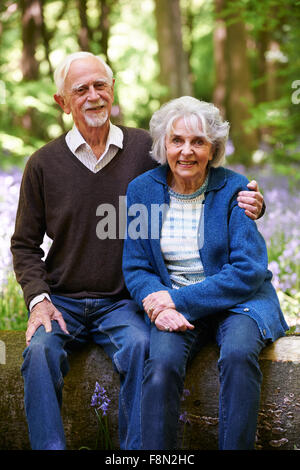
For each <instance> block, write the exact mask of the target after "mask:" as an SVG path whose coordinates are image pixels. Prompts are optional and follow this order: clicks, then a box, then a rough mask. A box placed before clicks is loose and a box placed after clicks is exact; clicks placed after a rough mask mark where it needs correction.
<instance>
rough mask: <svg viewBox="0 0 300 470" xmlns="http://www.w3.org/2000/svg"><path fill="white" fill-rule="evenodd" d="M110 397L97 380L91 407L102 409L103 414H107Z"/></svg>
mask: <svg viewBox="0 0 300 470" xmlns="http://www.w3.org/2000/svg"><path fill="white" fill-rule="evenodd" d="M109 403H110V399H109V398H108V396H107V393H106V390H105V388H103V387H101V386H100V385H99V383H98V382H96V385H95V390H94V393H93V396H92V400H91V407H93V408H96V409H97V410H101V411H102V416H106V414H107V410H108V406H109Z"/></svg>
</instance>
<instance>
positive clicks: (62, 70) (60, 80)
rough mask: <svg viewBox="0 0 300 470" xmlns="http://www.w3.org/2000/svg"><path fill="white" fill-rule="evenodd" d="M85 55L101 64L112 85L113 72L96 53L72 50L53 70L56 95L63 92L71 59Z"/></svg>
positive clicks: (83, 57)
mask: <svg viewBox="0 0 300 470" xmlns="http://www.w3.org/2000/svg"><path fill="white" fill-rule="evenodd" d="M87 57H94V58H95V59H97V60H99V62H100V63H101V65H103V66H104V68H105V70H106V73H107V77H108V81H109V84H110V85H112V81H113V72H112V70H111V68H110V67H109V65H107V63H106V62H105V61H104V60H103V59H102V58H101V57H100V56H98V55H94V54H92V53H91V52H87V51H79V52H74V53H73V54H69V55H68V56H67V57H65V59H64V60H63V61H62V62H61V63H60V64H59V65H58V67H57V68H56V70H55V72H54V81H55V84H56V88H57V94H58V95H63V93H64V85H65V79H66V76H67V73H68V71H69V68H70V65H71V63H72V62H73V60H77V59H85V58H87Z"/></svg>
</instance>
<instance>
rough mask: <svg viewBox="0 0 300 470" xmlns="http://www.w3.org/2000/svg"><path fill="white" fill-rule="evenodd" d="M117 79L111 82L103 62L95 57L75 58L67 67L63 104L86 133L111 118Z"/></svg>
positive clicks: (64, 108)
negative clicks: (68, 67)
mask: <svg viewBox="0 0 300 470" xmlns="http://www.w3.org/2000/svg"><path fill="white" fill-rule="evenodd" d="M113 87H114V83H112V84H110V83H109V80H108V76H107V73H106V70H105V68H104V66H103V65H102V64H101V63H100V62H99V61H98V60H97V59H95V58H94V57H87V58H84V59H76V60H74V61H73V62H72V63H71V66H70V69H69V71H68V74H67V77H66V80H65V86H64V95H63V97H62V100H61V102H59V101H58V102H59V104H60V106H61V107H62V108H63V110H64V111H65V112H66V113H67V114H69V113H71V114H72V116H73V119H74V122H75V124H76V127H77V128H78V130H79V131H80V132H81V133H82V134H83V135H84V134H85V133H86V132H88V130H89V128H91V127H92V128H93V127H101V126H103V125H104V124H105V123H107V122H108V120H109V118H110V114H111V107H112V103H113V100H114V94H113Z"/></svg>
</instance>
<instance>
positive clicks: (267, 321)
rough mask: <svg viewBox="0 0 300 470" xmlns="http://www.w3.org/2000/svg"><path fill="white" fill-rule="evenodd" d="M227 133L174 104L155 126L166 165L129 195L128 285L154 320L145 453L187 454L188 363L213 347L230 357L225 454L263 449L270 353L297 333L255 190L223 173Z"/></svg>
mask: <svg viewBox="0 0 300 470" xmlns="http://www.w3.org/2000/svg"><path fill="white" fill-rule="evenodd" d="M228 130H229V125H228V123H227V122H224V121H222V119H221V117H220V113H219V111H218V109H217V108H216V107H215V106H213V105H212V104H209V103H205V102H202V101H199V100H197V99H195V98H192V97H182V98H178V99H175V100H173V101H171V102H169V103H167V104H166V105H164V106H163V107H162V108H161V109H160V110H159V111H157V112H156V113H154V115H153V117H152V119H151V122H150V132H151V135H152V138H153V147H152V156H153V158H155V159H156V160H157V161H158V162H159V163H161V164H162V165H161V166H159V167H158V168H156V169H154V170H151V171H149V172H147V173H145V174H143V175H141V176H139V177H138V178H136V179H135V180H134V181H132V182H131V183H130V185H129V187H128V193H127V203H128V214H129V217H128V236H127V239H126V240H125V247H124V258H123V270H124V276H125V282H126V284H127V287H128V289H129V292H130V293H131V295H132V296H133V298H134V299H135V300H136V301H137V302H138V304H139V305H140V306H141V307H142V308H143V309H144V310H145V312H146V313H147V315H148V317H149V318H148V317H147V316H146V315H145V317H146V319H147V320H148V321H149V319H150V320H151V324H150V325H151V326H150V328H151V333H150V352H149V358H148V359H147V361H146V364H145V371H144V381H143V394H142V445H143V449H148V450H149V449H174V448H176V434H177V424H178V417H179V409H180V397H181V395H182V391H183V384H184V379H185V373H186V365H187V361H188V359H189V358H190V357H191V354H192V352H193V351H195V349H196V348H197V347H200V346H201V345H202V344H203V342H204V340H205V339H206V338H208V337H209V336H211V335H213V336H214V338H215V339H216V341H217V343H218V346H219V348H220V357H219V361H218V367H219V374H220V403H219V406H220V408H219V448H220V449H252V448H253V447H254V440H255V433H256V423H257V414H258V409H259V398H260V385H261V380H262V374H261V371H260V368H259V363H258V357H259V353H260V351H261V349H262V348H263V347H264V346H265V344H266V342H267V341H274V340H276V339H277V338H278V337H280V336H282V335H284V332H285V330H286V329H287V328H288V327H287V324H286V322H285V320H284V318H283V315H282V312H281V310H280V306H279V302H278V299H277V296H276V293H275V290H274V288H273V287H272V284H271V278H272V275H271V272H270V271H268V259H267V251H266V246H265V242H264V240H263V238H262V236H261V235H260V233H259V232H258V230H257V227H256V224H255V222H254V221H253V220H251V219H250V218H249V217H247V216H246V215H245V212H244V211H243V210H242V209H241V208H240V207H239V206H238V203H237V200H236V198H237V194H238V192H239V191H241V190H245V189H247V182H248V181H247V179H246V178H245V177H244V176H241V175H239V174H237V173H235V172H233V171H230V170H228V169H225V168H223V167H222V166H221V164H222V163H223V161H224V154H225V144H226V140H227V136H228ZM137 210H138V211H139V213H140V216H139V225H140V230H139V233H137V225H138V224H137V221H136V218H135V216H136V213H137ZM141 214H142V215H141ZM134 227H135V228H136V230H134ZM149 323H150V322H149Z"/></svg>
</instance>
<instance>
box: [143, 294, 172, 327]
mask: <svg viewBox="0 0 300 470" xmlns="http://www.w3.org/2000/svg"><path fill="white" fill-rule="evenodd" d="M143 307H144V310H145V312H146V313H147V315H148V317H149V318H150V320H151V321H152V322H154V321H155V319H156V317H157V315H158V314H159V313H160V312H162V311H163V310H165V309H170V308H171V309H175V304H174V302H173V300H172V298H171V296H170V294H169V292H168V291H166V290H160V291H157V292H153V293H152V294H149V295H147V297H145V298H144V300H143Z"/></svg>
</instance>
